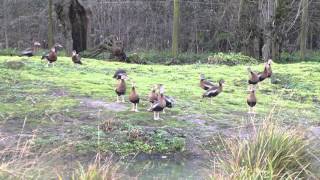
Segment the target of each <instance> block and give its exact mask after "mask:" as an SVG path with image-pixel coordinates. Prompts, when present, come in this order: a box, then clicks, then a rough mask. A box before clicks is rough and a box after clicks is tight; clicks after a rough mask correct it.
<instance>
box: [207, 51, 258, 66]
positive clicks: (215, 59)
mask: <svg viewBox="0 0 320 180" xmlns="http://www.w3.org/2000/svg"><path fill="white" fill-rule="evenodd" d="M208 63H209V64H225V65H229V66H234V65H239V64H257V63H258V61H257V60H256V59H255V58H252V57H249V56H245V55H243V54H241V53H217V54H214V55H212V56H209V57H208Z"/></svg>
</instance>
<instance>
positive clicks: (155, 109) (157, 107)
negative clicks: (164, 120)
mask: <svg viewBox="0 0 320 180" xmlns="http://www.w3.org/2000/svg"><path fill="white" fill-rule="evenodd" d="M163 109H164V108H163V107H161V106H156V107H154V108H153V109H152V110H153V111H156V112H160V111H163Z"/></svg>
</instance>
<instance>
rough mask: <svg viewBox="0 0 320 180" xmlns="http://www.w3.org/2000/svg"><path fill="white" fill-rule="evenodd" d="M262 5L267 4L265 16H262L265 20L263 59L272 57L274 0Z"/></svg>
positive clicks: (264, 9)
mask: <svg viewBox="0 0 320 180" xmlns="http://www.w3.org/2000/svg"><path fill="white" fill-rule="evenodd" d="M260 3H264V2H263V1H260ZM262 6H265V7H264V8H263V11H264V12H263V13H262V14H265V16H262V17H261V18H262V19H263V20H264V45H263V48H262V58H263V60H265V61H266V60H268V59H270V58H272V54H271V52H272V37H273V36H272V34H273V33H272V30H273V27H272V25H273V20H274V19H273V16H274V0H268V1H267V2H266V4H265V3H264V4H263V5H262Z"/></svg>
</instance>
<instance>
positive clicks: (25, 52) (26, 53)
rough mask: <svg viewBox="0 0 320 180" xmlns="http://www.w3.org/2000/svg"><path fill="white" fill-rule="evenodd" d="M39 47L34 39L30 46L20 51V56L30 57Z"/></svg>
mask: <svg viewBox="0 0 320 180" xmlns="http://www.w3.org/2000/svg"><path fill="white" fill-rule="evenodd" d="M40 47H41V44H40V43H39V42H38V41H36V42H34V43H33V45H32V47H30V48H27V49H25V50H23V51H21V54H20V56H27V57H32V56H34V54H35V53H36V52H37V51H38V50H39V48H40Z"/></svg>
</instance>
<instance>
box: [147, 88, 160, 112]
mask: <svg viewBox="0 0 320 180" xmlns="http://www.w3.org/2000/svg"><path fill="white" fill-rule="evenodd" d="M156 91H157V86H156V85H154V86H153V87H152V89H151V92H150V94H149V95H148V100H149V102H150V103H151V105H150V108H149V109H148V110H150V109H151V107H152V105H153V103H154V102H155V101H157V100H158V94H157V92H156Z"/></svg>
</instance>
